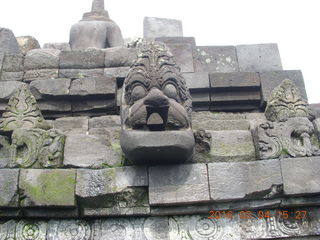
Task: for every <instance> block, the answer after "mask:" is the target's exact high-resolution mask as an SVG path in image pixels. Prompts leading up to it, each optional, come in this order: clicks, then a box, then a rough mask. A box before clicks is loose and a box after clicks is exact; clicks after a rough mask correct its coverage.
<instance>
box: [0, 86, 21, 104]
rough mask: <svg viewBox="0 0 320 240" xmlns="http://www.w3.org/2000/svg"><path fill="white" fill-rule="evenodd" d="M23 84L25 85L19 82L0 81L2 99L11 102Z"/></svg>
mask: <svg viewBox="0 0 320 240" xmlns="http://www.w3.org/2000/svg"><path fill="white" fill-rule="evenodd" d="M23 84H25V83H22V82H18V81H0V89H1V91H0V99H5V100H9V98H10V97H11V96H12V95H13V94H14V93H15V91H16V90H17V89H18V88H19V87H21V86H22V85H23Z"/></svg>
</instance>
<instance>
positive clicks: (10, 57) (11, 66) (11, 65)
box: [2, 54, 24, 72]
mask: <svg viewBox="0 0 320 240" xmlns="http://www.w3.org/2000/svg"><path fill="white" fill-rule="evenodd" d="M23 61H24V57H23V54H6V55H5V56H4V60H3V65H2V71H5V72H21V71H23Z"/></svg>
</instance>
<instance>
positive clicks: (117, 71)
mask: <svg viewBox="0 0 320 240" xmlns="http://www.w3.org/2000/svg"><path fill="white" fill-rule="evenodd" d="M128 71H129V67H115V68H105V69H104V76H106V77H108V78H116V79H121V80H122V82H123V81H124V79H125V78H126V76H127V74H128Z"/></svg>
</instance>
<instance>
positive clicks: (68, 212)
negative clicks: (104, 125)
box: [22, 207, 80, 219]
mask: <svg viewBox="0 0 320 240" xmlns="http://www.w3.org/2000/svg"><path fill="white" fill-rule="evenodd" d="M22 210H23V217H25V218H54V219H56V218H78V217H80V216H79V209H77V208H65V207H54V208H52V207H51V208H50V207H41V208H39V207H28V208H23V209H22Z"/></svg>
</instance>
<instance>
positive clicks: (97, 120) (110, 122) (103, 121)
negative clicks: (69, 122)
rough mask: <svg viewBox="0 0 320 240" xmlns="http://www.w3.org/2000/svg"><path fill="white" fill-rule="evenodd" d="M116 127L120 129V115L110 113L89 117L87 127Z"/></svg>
mask: <svg viewBox="0 0 320 240" xmlns="http://www.w3.org/2000/svg"><path fill="white" fill-rule="evenodd" d="M110 127H118V128H119V129H120V127H121V122H120V116H116V115H110V116H103V117H94V118H91V119H89V129H92V128H110Z"/></svg>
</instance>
